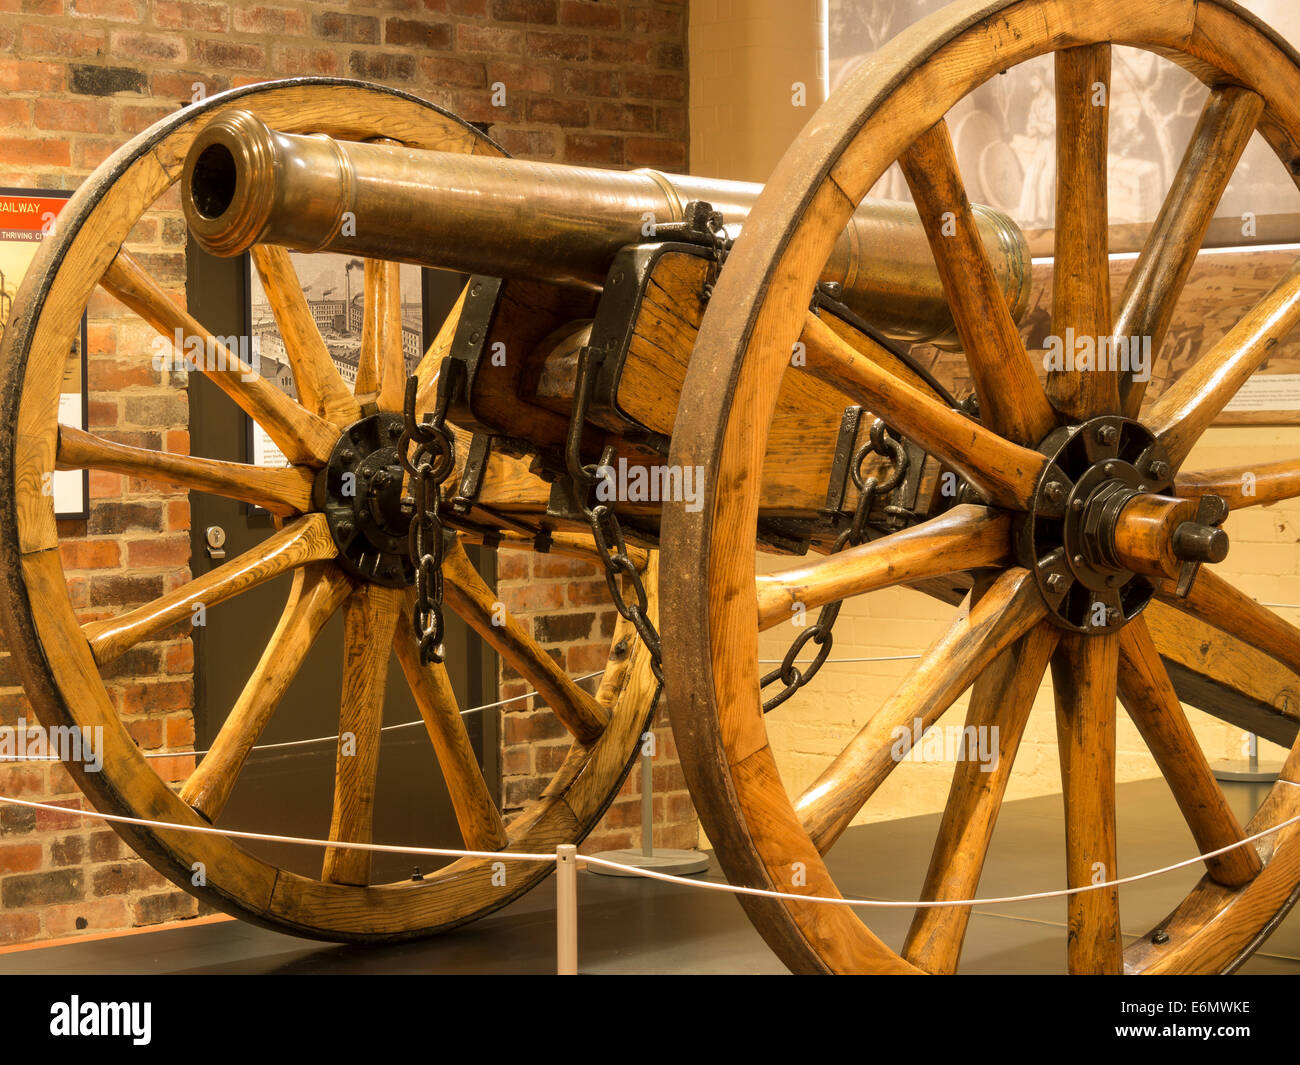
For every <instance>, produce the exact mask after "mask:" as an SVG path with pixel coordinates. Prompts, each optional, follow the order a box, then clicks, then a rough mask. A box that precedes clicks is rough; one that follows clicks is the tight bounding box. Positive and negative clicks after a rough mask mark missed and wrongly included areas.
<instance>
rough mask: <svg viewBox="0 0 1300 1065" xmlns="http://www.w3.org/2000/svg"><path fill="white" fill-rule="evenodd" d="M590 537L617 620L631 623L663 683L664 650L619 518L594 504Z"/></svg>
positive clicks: (653, 668) (656, 674)
mask: <svg viewBox="0 0 1300 1065" xmlns="http://www.w3.org/2000/svg"><path fill="white" fill-rule="evenodd" d="M589 519H590V521H591V535H592V539H593V540H595V542H596V551H597V552H598V553H599V554H600V560H601V562H603V563H604V565H605V583H606V584H608V585H609V594H610V595H611V596H612V597H613V600H614V609H615V610H617V611H618V613H619V617H621V618H623V619H624V620H625V621H630V622H631V623H632V627H633V628H634V629H636V634H637V635H638V636H640V637H641V642H642V643H644V644H645V645H646V649H647V650H648V651H649V652H650V670H651V672H653V673H654V676H655V680H656V681H658V682H659V684H660V685H662V684H663V682H664V672H663V648H662V646H661V644H660V642H659V632H658V630H657V629H656V628H655V626H654V622H652V621H651V620H650V597H649V596H648V595H647V594H646V590H645V584H644V583H643V582H642V580H641V574H640V573H639V572H637V568H636V563H635V562H633V561H632V558H631V556H630V555H629V554H628V553H627V543H626V542H625V541H624V539H623V529H622V527H621V526H620V525H619V523H618V515H616V514H615V513H614V510H613V508H612V507H608V506H606V505H605V504H604V503H597V504H596V505H595V506H594V507H592V508H591V510H590V511H589ZM620 575H622V576H624V577H626V578H627V583H628V584H629V585H631V587H632V593H633V598H634V599H635V602H632V603H629V602H628V601H627V599H626V597H625V596H624V595H623V588H622V585H621V584H620V583H619V580H618V578H619V576H620Z"/></svg>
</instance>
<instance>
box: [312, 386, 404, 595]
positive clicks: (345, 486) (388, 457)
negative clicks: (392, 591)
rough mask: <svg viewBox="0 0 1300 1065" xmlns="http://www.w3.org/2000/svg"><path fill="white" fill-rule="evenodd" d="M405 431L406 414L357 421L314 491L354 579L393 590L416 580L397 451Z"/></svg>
mask: <svg viewBox="0 0 1300 1065" xmlns="http://www.w3.org/2000/svg"><path fill="white" fill-rule="evenodd" d="M402 428H403V422H402V418H401V415H398V414H392V413H389V412H386V411H381V412H379V413H378V414H372V415H370V416H369V417H366V418H362V419H361V420H360V421H357V422H354V423H353V424H352V425H350V426H349V427H348V428H347V429H345V430H344V432H343V435H342V436H340V437H339V441H338V443H337V444H335V445H334V450H333V452H332V453H331V454H330V459H329V462H328V463H327V464H326V465H325V466H324V468H323V469H321V471H320V472H319V473H318V474H317V475H316V483H315V486H314V488H313V500H314V502H315V505H316V507H317V509H319V510H320V511H321V512H322V513H323V514H324V515H325V518H326V520H327V521H328V522H329V529H330V534H331V535H332V536H333V537H334V543H335V544H336V545H337V547H338V549H339V554H338V562H339V564H340V565H341V566H343V568H344V569H346V570H347V571H348V572H349V573H351V574H353V575H354V576H357V577H360V578H361V579H363V580H366V581H370V582H372V583H374V584H382V585H387V586H388V587H392V588H402V587H406V586H407V585H409V584H411V583H412V582H413V581H414V579H415V577H414V570H413V569H412V567H411V560H410V556H409V554H408V553H407V534H408V531H409V528H410V520H411V519H410V514H409V512H408V511H407V510H406V509H404V507H403V505H402V485H403V470H402V462H401V456H400V455H399V453H398V447H397V444H398V439H399V437H400V436H401V435H402Z"/></svg>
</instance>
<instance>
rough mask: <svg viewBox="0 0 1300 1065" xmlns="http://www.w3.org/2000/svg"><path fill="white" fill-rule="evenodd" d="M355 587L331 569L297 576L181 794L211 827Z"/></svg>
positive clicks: (308, 568) (303, 571) (319, 566)
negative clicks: (313, 650)
mask: <svg viewBox="0 0 1300 1065" xmlns="http://www.w3.org/2000/svg"><path fill="white" fill-rule="evenodd" d="M351 587H352V586H351V584H350V583H349V581H348V579H347V578H346V577H345V576H344V575H343V573H342V572H341V571H340V570H338V569H336V568H335V567H333V566H330V565H328V564H319V563H318V564H313V565H309V566H304V567H303V568H301V569H299V570H298V571H297V572H296V573H295V574H294V575H293V589H292V590H291V591H290V593H289V601H288V602H287V603H286V604H285V607H284V613H283V614H281V615H280V622H279V624H278V625H276V627H275V632H274V633H272V635H271V639H270V641H269V642H268V643H267V645H266V649H265V650H264V651H263V652H262V657H261V659H260V660H259V661H258V663H257V668H256V669H254V670H253V673H252V676H250V677H249V678H248V683H247V684H245V685H244V690H243V691H242V692H240V694H239V699H238V701H237V702H236V703H235V705H234V707H233V708H232V709H231V711H230V716H229V717H227V718H226V720H225V722H224V723H223V724H222V726H221V729H220V730H219V731H218V732H217V738H216V739H215V740H213V742H212V746H211V748H209V750H208V753H207V754H205V755H204V756H203V761H201V762H200V763H199V765H198V768H197V769H195V770H194V772H193V773H192V774H191V775H190V778H189V779H188V780H187V781H186V782H185V787H184V788H183V789H181V798H182V799H184V800H185V801H186V802H187V803H189V804H190V805H191V806H192V807H194V809H196V810H197V811H198V812H199V813H201V814H202V815H203V816H204V817H205V818H207V819H208V820H209V821H212V822H215V821H216V820H217V818H219V817H220V816H221V812H222V810H224V809H225V808H226V803H227V802H228V801H229V800H230V793H231V792H232V791H233V790H234V787H235V781H236V780H237V779H238V778H239V773H240V771H241V770H242V769H243V767H244V762H245V760H246V759H247V758H248V754H249V752H250V751H251V750H252V749H253V747H254V746H255V745H256V744H257V741H258V738H259V737H260V736H261V735H262V730H263V729H265V728H266V724H267V722H268V721H270V720H271V715H272V714H273V713H274V712H275V708H276V707H277V706H278V705H279V704H280V700H281V698H283V697H284V693H285V692H286V691H288V690H289V685H290V684H292V683H293V679H294V677H296V676H297V675H298V671H299V670H300V669H301V668H302V664H303V662H304V661H305V659H306V657H307V652H308V651H310V650H311V646H312V644H313V643H314V642H315V641H316V637H317V636H319V635H320V631H321V629H322V628H324V627H325V623H326V622H327V621H329V619H330V618H331V617H333V616H334V612H335V611H336V610H338V608H339V607H340V606H341V605H342V603H343V600H344V599H345V598H346V597H347V595H348V592H349V591H350V590H351Z"/></svg>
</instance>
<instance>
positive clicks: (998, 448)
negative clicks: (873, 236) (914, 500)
mask: <svg viewBox="0 0 1300 1065" xmlns="http://www.w3.org/2000/svg"><path fill="white" fill-rule="evenodd" d="M803 342H804V346H805V349H806V356H807V365H806V369H807V370H808V372H809V373H811V374H812V375H813V376H814V377H817V378H818V379H820V380H822V381H825V382H826V383H827V384H829V385H832V386H834V387H835V388H838V389H839V390H840V391H842V392H844V393H846V394H847V395H849V396H852V397H853V398H854V399H856V400H857V401H858V402H860V403H861V404H862V405H863V406H865V407H867V408H868V409H870V410H872V411H873V412H875V413H876V414H877V415H879V416H880V417H881V418H883V419H884V420H885V422H887V423H888V424H889V425H890V426H892V427H893V428H895V429H896V430H897V431H898V432H900V433H902V434H903V435H904V436H906V437H907V438H908V439H909V440H912V441H915V442H916V443H917V444H919V445H920V446H921V447H923V448H925V450H927V451H929V452H931V453H932V454H934V455H936V456H938V457H939V458H941V459H942V460H943V461H944V462H945V463H947V464H948V465H950V466H952V467H953V468H954V469H957V470H959V471H961V473H962V474H963V475H964V476H965V477H966V478H967V479H968V480H970V481H971V483H972V484H974V485H975V486H976V487H977V488H979V489H981V490H982V491H984V492H985V493H987V494H988V496H989V497H990V499H991V500H992V501H993V502H994V503H996V504H998V505H1000V506H1005V507H1013V508H1017V509H1020V510H1024V509H1026V508H1027V507H1028V504H1029V500H1030V498H1031V497H1032V496H1033V494H1034V486H1035V484H1036V482H1037V480H1038V476H1039V474H1040V473H1041V472H1042V470H1043V467H1044V466H1045V465H1046V463H1047V460H1046V459H1044V458H1043V456H1042V455H1040V454H1038V453H1037V452H1035V451H1030V450H1029V449H1028V448H1024V447H1020V446H1019V445H1017V444H1013V443H1011V442H1010V441H1008V440H1004V439H1002V438H1001V437H1000V436H998V435H997V434H996V433H994V432H992V431H990V430H989V429H986V428H984V427H983V426H982V425H980V424H979V423H977V422H975V421H972V420H971V419H970V418H967V417H965V416H964V415H962V414H959V413H958V412H957V411H954V410H951V409H949V408H948V407H945V406H944V405H943V404H942V403H940V402H939V401H938V400H936V399H933V398H931V397H930V396H927V395H926V394H925V393H923V392H921V391H920V390H919V389H916V388H913V387H912V386H911V385H908V384H906V383H905V382H903V381H901V380H899V379H898V378H897V377H894V376H893V375H892V374H890V373H889V372H888V371H886V370H884V369H882V368H881V367H880V366H879V365H877V363H875V362H874V361H872V360H871V359H868V358H865V357H864V356H863V355H861V354H859V353H858V352H857V351H855V350H854V349H853V348H852V347H850V346H849V345H848V344H847V343H845V342H844V341H843V340H842V339H841V338H840V337H839V336H838V335H836V334H835V333H834V332H833V331H832V330H831V329H830V328H829V327H827V326H826V325H825V324H824V323H823V322H822V321H821V319H819V318H818V317H817V316H816V315H814V314H809V315H808V318H807V320H806V321H805V323H804V330H803ZM1034 387H1035V388H1037V387H1038V384H1037V382H1035V385H1034ZM1040 391H1041V390H1040ZM1044 403H1046V400H1044Z"/></svg>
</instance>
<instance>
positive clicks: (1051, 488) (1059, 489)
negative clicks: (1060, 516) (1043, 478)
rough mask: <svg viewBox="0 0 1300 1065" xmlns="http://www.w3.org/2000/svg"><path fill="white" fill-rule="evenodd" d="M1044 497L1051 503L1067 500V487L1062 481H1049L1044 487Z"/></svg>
mask: <svg viewBox="0 0 1300 1065" xmlns="http://www.w3.org/2000/svg"><path fill="white" fill-rule="evenodd" d="M1043 495H1045V496H1047V498H1048V499H1049V500H1050V501H1051V502H1053V503H1059V502H1060V501H1061V500H1062V499H1064V498H1065V485H1063V484H1062V483H1061V482H1060V481H1048V482H1047V484H1046V485H1044V486H1043Z"/></svg>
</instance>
